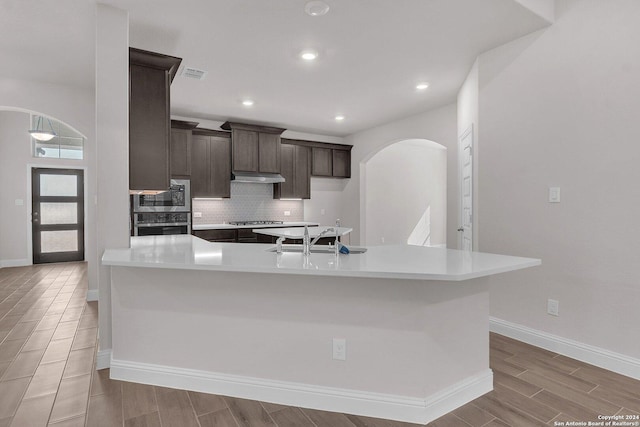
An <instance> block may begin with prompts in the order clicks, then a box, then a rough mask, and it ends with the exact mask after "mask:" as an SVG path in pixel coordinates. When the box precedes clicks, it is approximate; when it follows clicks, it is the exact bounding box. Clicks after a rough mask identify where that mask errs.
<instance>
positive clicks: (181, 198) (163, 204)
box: [133, 179, 191, 213]
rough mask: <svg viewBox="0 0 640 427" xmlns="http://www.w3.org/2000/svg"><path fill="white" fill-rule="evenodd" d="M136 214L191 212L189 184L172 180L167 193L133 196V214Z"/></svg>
mask: <svg viewBox="0 0 640 427" xmlns="http://www.w3.org/2000/svg"><path fill="white" fill-rule="evenodd" d="M138 212H191V182H190V181H189V180H188V179H172V180H171V186H170V187H169V189H168V190H167V191H163V192H160V193H153V194H145V193H141V194H135V195H133V213H138Z"/></svg>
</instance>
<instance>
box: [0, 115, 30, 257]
mask: <svg viewBox="0 0 640 427" xmlns="http://www.w3.org/2000/svg"><path fill="white" fill-rule="evenodd" d="M30 124H31V123H30V118H29V114H28V113H21V112H15V111H0V182H3V183H5V185H2V186H0V236H2V237H1V238H0V267H1V266H15V265H28V264H31V260H30V259H29V256H28V249H27V247H28V240H27V227H28V221H27V213H28V211H29V209H28V206H27V198H28V195H29V189H28V188H27V163H32V160H35V159H31V149H30V145H31V138H30V136H29V134H28V133H27V130H28V129H30V127H29V125H30ZM9 183H10V185H7V184H9ZM17 199H21V200H22V201H23V205H22V206H16V203H15V202H16V200H17Z"/></svg>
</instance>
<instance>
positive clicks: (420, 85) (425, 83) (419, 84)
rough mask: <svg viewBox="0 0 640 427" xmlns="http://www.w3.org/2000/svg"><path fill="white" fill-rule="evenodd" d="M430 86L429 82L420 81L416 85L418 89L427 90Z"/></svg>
mask: <svg viewBox="0 0 640 427" xmlns="http://www.w3.org/2000/svg"><path fill="white" fill-rule="evenodd" d="M428 87H429V83H427V82H422V83H418V84H417V85H416V89H418V90H425V89H426V88H428Z"/></svg>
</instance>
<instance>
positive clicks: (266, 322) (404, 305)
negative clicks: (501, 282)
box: [101, 236, 540, 423]
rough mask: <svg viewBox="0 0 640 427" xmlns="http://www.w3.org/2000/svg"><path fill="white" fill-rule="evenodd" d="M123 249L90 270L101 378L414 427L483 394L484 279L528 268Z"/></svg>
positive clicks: (392, 253)
mask: <svg viewBox="0 0 640 427" xmlns="http://www.w3.org/2000/svg"><path fill="white" fill-rule="evenodd" d="M131 246H132V247H131V248H130V249H113V250H107V251H105V253H104V256H103V264H104V265H108V266H111V270H112V271H111V307H112V310H111V322H110V323H111V326H112V330H111V331H108V332H111V333H112V343H113V346H112V347H113V348H112V349H111V376H112V378H115V379H121V380H127V381H134V382H142V383H147V384H157V385H162V386H166V387H175V388H183V389H189V390H195V391H201V392H207V393H216V394H221V395H229V396H235V397H241V398H246V399H255V400H261V401H266V402H272V403H279V404H285V405H292V406H302V407H308V408H315V409H322V410H328V411H336V412H346V413H353V414H357V415H365V416H371V417H379V418H387V419H394V420H400V421H406V422H418V423H427V422H429V421H431V420H433V419H436V418H438V417H439V416H441V415H443V414H445V413H447V412H449V411H451V410H453V409H455V408H456V407H458V406H461V405H463V404H465V403H467V402H469V401H470V400H472V399H474V398H476V397H478V396H480V395H482V394H484V393H486V392H488V391H490V390H491V389H492V388H493V383H492V379H493V376H492V372H491V370H490V369H489V283H490V279H491V278H490V276H491V275H493V274H498V273H505V272H509V271H514V270H519V269H522V268H527V267H532V266H536V265H539V264H540V260H536V259H530V258H518V257H509V256H502V255H493V254H483V253H470V252H462V251H455V250H448V249H441V248H425V247H416V246H380V247H370V248H369V250H368V251H367V252H366V253H364V254H355V255H354V254H351V255H340V256H339V257H338V258H337V259H336V258H335V256H334V255H332V254H321V253H314V254H311V255H310V256H308V257H305V256H304V255H302V254H300V253H284V254H276V253H273V252H268V251H267V249H268V248H271V247H272V245H268V244H244V245H238V244H225V243H210V242H206V241H203V240H201V239H198V238H196V237H193V236H149V237H141V238H134V239H132V243H131ZM513 274H514V279H515V278H517V273H513ZM106 332H107V331H105V333H106ZM102 333H103V331H101V334H102ZM335 338H338V339H345V340H346V342H347V345H346V360H335V359H334V358H332V344H333V339H335Z"/></svg>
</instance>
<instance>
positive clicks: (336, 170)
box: [331, 149, 351, 178]
mask: <svg viewBox="0 0 640 427" xmlns="http://www.w3.org/2000/svg"><path fill="white" fill-rule="evenodd" d="M331 154H332V156H333V158H332V160H333V167H332V173H331V176H333V177H335V178H351V152H350V151H347V150H336V149H332V150H331Z"/></svg>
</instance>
